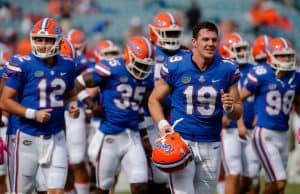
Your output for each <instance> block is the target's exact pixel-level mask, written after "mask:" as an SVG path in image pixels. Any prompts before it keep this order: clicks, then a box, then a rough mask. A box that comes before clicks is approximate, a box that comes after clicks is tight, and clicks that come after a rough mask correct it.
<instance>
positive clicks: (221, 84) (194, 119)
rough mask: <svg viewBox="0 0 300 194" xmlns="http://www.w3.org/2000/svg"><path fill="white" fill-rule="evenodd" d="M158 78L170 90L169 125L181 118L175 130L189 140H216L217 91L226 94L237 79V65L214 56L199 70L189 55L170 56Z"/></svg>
mask: <svg viewBox="0 0 300 194" xmlns="http://www.w3.org/2000/svg"><path fill="white" fill-rule="evenodd" d="M161 76H162V78H163V79H164V80H165V81H166V82H167V83H168V84H169V85H170V86H171V88H172V92H171V100H172V110H171V119H172V120H171V122H172V123H173V122H174V121H175V120H178V119H181V118H183V121H182V122H180V123H178V125H176V127H175V130H176V131H177V132H179V133H180V134H181V135H182V136H183V137H184V138H185V139H188V140H192V141H200V142H214V141H220V131H221V128H222V116H223V111H224V110H223V105H222V102H221V90H223V91H224V92H227V91H228V88H229V87H230V86H232V85H233V84H235V83H236V82H237V81H238V80H239V78H240V72H239V69H238V68H237V65H236V64H235V63H234V62H233V61H231V60H226V59H223V58H221V57H220V56H219V55H215V57H214V59H213V63H212V64H211V65H210V66H209V67H208V68H207V69H206V70H205V71H200V70H199V69H198V68H197V66H196V64H194V63H193V61H192V54H191V53H187V54H185V55H184V56H177V55H175V56H172V57H170V58H169V60H168V63H167V64H165V65H164V66H163V67H162V69H161Z"/></svg>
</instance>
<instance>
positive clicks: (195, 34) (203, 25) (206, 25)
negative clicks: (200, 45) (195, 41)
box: [193, 21, 218, 38]
mask: <svg viewBox="0 0 300 194" xmlns="http://www.w3.org/2000/svg"><path fill="white" fill-rule="evenodd" d="M201 29H208V30H211V31H214V32H216V33H217V34H218V27H217V26H216V24H214V23H212V22H210V21H202V22H200V23H199V24H197V25H195V26H194V27H193V38H197V37H198V33H199V31H200V30H201Z"/></svg>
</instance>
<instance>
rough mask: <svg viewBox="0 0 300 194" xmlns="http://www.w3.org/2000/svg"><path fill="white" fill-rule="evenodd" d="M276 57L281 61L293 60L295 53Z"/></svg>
mask: <svg viewBox="0 0 300 194" xmlns="http://www.w3.org/2000/svg"><path fill="white" fill-rule="evenodd" d="M275 58H276V59H277V60H278V61H280V62H291V61H292V60H293V59H294V54H285V55H275Z"/></svg>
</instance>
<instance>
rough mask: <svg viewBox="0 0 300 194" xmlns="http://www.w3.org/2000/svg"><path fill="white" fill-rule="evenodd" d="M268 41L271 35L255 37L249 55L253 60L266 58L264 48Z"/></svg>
mask: <svg viewBox="0 0 300 194" xmlns="http://www.w3.org/2000/svg"><path fill="white" fill-rule="evenodd" d="M270 41H271V37H270V36H267V35H261V36H258V37H256V39H255V40H254V41H253V44H252V48H251V56H252V58H253V60H254V61H259V60H264V59H265V60H266V59H267V53H266V48H267V46H268V44H269V42H270Z"/></svg>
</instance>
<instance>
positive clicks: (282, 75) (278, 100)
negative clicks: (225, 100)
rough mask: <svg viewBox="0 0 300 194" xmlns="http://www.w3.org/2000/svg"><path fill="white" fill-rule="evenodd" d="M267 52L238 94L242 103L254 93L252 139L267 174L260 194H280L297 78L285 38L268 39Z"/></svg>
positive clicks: (296, 99) (296, 97) (292, 53)
mask: <svg viewBox="0 0 300 194" xmlns="http://www.w3.org/2000/svg"><path fill="white" fill-rule="evenodd" d="M266 53H267V63H268V64H262V65H258V66H255V67H254V69H253V70H252V71H251V72H250V73H248V75H247V81H246V82H245V83H244V84H245V85H244V87H243V88H242V90H241V93H240V95H241V99H242V100H243V101H244V100H245V99H246V98H247V97H249V96H250V95H252V94H255V104H256V106H255V107H257V110H255V111H256V114H257V122H256V127H255V129H254V131H253V133H252V137H251V140H252V143H253V147H254V150H255V153H256V154H257V157H258V158H259V160H260V164H261V166H262V167H263V169H264V171H265V173H266V183H265V187H264V191H263V193H272V194H273V193H274V194H279V193H283V192H284V188H285V186H286V179H287V174H286V167H287V161H288V136H287V131H288V129H289V124H288V121H289V115H290V113H291V109H292V106H293V104H295V107H296V112H297V113H298V114H299V112H300V110H299V107H300V104H299V103H300V95H299V91H300V90H299V89H300V80H299V79H300V75H299V73H297V72H295V60H296V55H295V51H294V49H293V47H292V45H291V43H290V42H289V41H288V40H287V39H285V38H282V37H279V38H273V39H271V41H270V42H269V44H268V46H267V50H266ZM245 114H246V113H245ZM241 119H242V118H241Z"/></svg>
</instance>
